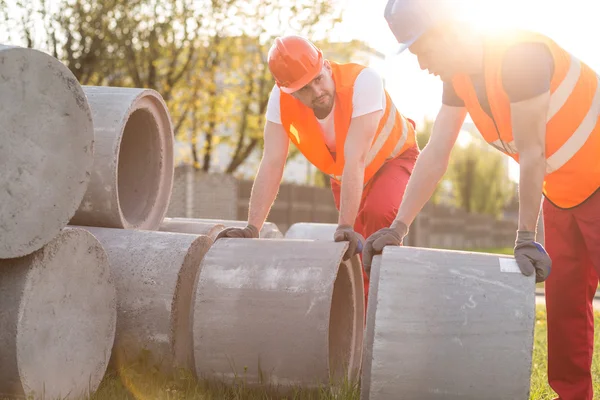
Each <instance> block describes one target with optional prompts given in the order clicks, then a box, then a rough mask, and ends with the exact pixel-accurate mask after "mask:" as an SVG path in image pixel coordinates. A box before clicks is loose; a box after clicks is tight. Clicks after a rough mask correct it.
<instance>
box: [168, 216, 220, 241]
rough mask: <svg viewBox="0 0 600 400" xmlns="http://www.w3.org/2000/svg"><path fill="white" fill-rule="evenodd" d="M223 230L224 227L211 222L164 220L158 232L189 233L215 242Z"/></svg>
mask: <svg viewBox="0 0 600 400" xmlns="http://www.w3.org/2000/svg"><path fill="white" fill-rule="evenodd" d="M223 229H225V225H221V224H215V223H213V222H199V221H193V220H189V221H188V220H186V221H182V220H174V219H173V218H165V219H164V220H163V222H162V223H161V224H160V227H159V228H158V230H160V231H162V232H174V233H190V234H195V235H206V236H208V237H210V238H211V239H212V240H215V239H216V237H217V235H218V234H219V232H221V231H222V230H223Z"/></svg>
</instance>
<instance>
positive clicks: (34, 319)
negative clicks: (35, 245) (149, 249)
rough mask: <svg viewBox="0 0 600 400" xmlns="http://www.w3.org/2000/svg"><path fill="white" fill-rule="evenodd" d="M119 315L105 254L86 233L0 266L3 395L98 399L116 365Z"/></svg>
mask: <svg viewBox="0 0 600 400" xmlns="http://www.w3.org/2000/svg"><path fill="white" fill-rule="evenodd" d="M116 315H117V311H116V294H115V286H114V283H113V278H112V275H111V272H110V267H109V264H108V258H107V256H106V252H105V251H104V249H103V248H102V246H101V244H100V243H99V242H98V240H96V239H95V238H94V237H93V236H92V235H91V234H89V233H88V232H86V231H84V230H81V229H73V228H70V227H67V228H64V229H63V230H62V231H61V232H60V233H59V234H58V235H57V236H56V237H55V238H54V239H53V240H52V241H50V242H49V243H48V244H47V245H46V246H44V247H42V248H41V249H40V250H37V251H36V252H34V253H32V254H29V255H27V256H25V257H20V258H13V259H7V260H0V343H2V345H0V393H2V394H4V395H9V396H14V397H19V396H32V397H33V398H34V399H40V398H45V399H58V398H60V399H79V398H81V397H80V396H84V395H87V394H91V393H93V392H94V391H95V390H96V389H97V388H98V385H99V384H100V381H101V380H102V378H103V376H104V373H105V371H106V367H107V365H108V362H109V358H110V353H111V348H112V344H113V340H114V335H115V323H116ZM28 398H29V397H28Z"/></svg>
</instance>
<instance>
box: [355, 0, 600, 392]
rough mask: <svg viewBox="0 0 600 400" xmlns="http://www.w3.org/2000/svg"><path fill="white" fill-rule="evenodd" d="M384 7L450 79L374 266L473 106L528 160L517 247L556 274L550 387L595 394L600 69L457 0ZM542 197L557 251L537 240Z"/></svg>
mask: <svg viewBox="0 0 600 400" xmlns="http://www.w3.org/2000/svg"><path fill="white" fill-rule="evenodd" d="M384 15H385V19H386V20H387V23H388V25H389V28H390V29H391V31H392V32H393V34H394V36H395V37H396V39H397V41H398V42H399V43H401V44H402V47H403V49H406V48H408V49H409V51H410V52H411V53H413V54H414V55H416V56H417V58H418V61H419V64H420V67H421V69H424V70H425V69H427V70H428V71H429V73H431V74H434V75H437V76H439V77H440V78H441V80H442V81H443V95H442V106H441V109H440V111H439V113H438V115H437V118H436V120H435V123H434V127H433V132H432V135H431V139H430V141H429V143H428V144H427V146H426V147H425V148H424V149H423V151H422V153H421V155H420V156H419V160H418V162H417V163H416V166H415V169H414V172H413V174H412V177H411V179H410V181H409V183H408V186H407V190H406V194H405V196H404V200H403V202H402V205H401V206H400V209H399V210H398V213H397V216H396V219H395V221H394V222H393V223H392V224H391V226H390V227H386V228H384V229H381V230H379V231H378V232H376V233H374V234H373V235H371V236H370V237H368V238H367V241H366V243H365V249H364V251H363V261H364V263H365V265H366V267H365V268H367V269H368V268H369V266H370V264H371V259H372V256H373V255H374V254H378V253H380V252H381V250H382V249H383V248H384V247H385V246H399V245H401V244H402V239H403V238H404V236H405V235H406V234H407V232H408V226H410V224H411V223H412V221H413V220H414V218H415V216H416V215H417V213H418V212H419V211H420V210H421V208H422V207H423V205H424V204H425V202H426V201H427V200H428V199H429V198H430V196H431V195H432V193H433V191H434V189H435V186H436V185H437V183H438V182H439V181H440V179H441V178H442V175H443V174H444V172H445V171H446V168H447V165H448V160H449V156H450V150H451V149H452V147H453V146H454V144H455V141H456V138H457V136H458V133H459V130H460V128H461V126H462V124H463V121H464V119H465V117H466V114H467V113H469V114H470V116H471V118H472V119H473V121H474V123H475V125H476V126H477V128H478V130H479V131H480V132H481V134H482V136H483V138H484V139H485V140H486V141H487V142H488V143H489V144H491V145H492V146H494V147H495V148H497V149H498V150H500V151H501V152H503V153H505V154H507V155H508V156H510V157H512V158H513V159H514V160H516V161H517V162H518V163H519V167H520V178H519V219H518V230H517V232H516V241H515V247H514V256H515V259H516V261H517V264H518V265H519V268H520V269H521V271H522V273H523V274H524V275H528V276H530V275H533V274H535V277H536V281H537V282H542V281H545V292H546V307H547V312H548V380H549V384H550V386H551V387H552V388H553V389H554V391H555V392H556V393H557V394H558V396H559V397H558V398H559V399H562V400H575V399H577V400H591V399H592V397H593V390H592V376H591V362H592V354H593V340H594V334H593V330H594V323H593V322H594V321H593V305H592V301H593V297H594V293H595V292H596V288H597V287H598V276H599V275H600V192H599V191H598V189H599V188H600V158H599V157H598V149H600V124H599V121H600V119H599V118H598V117H599V115H600V85H599V77H598V74H597V73H596V72H595V71H593V70H592V69H591V68H590V67H589V66H588V65H586V64H585V63H583V62H582V61H581V60H579V59H577V58H576V57H574V56H573V55H571V54H570V53H568V52H567V51H566V50H564V49H563V48H562V47H560V46H559V45H558V44H556V43H555V42H554V41H553V40H551V39H549V38H548V37H546V36H544V35H541V34H538V33H534V32H529V31H525V30H516V29H511V30H508V29H506V30H504V31H502V32H496V33H494V34H491V33H488V34H483V33H482V32H480V31H477V30H476V29H474V28H472V27H469V26H468V25H467V24H465V23H464V22H462V21H458V19H457V18H456V17H455V16H453V15H452V2H451V1H443V0H437V1H436V0H428V1H423V0H389V1H388V4H387V7H386V9H385V13H384ZM542 197H543V218H544V233H545V237H544V239H545V242H544V244H545V246H546V249H547V251H546V249H545V248H544V247H543V246H542V245H541V244H540V243H538V242H537V241H536V226H537V219H538V215H539V211H540V206H541V203H542ZM551 271H552V272H551Z"/></svg>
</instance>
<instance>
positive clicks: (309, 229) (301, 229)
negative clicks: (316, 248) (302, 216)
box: [285, 222, 337, 240]
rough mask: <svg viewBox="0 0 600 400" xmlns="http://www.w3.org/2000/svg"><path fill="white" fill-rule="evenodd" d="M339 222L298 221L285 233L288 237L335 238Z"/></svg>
mask: <svg viewBox="0 0 600 400" xmlns="http://www.w3.org/2000/svg"><path fill="white" fill-rule="evenodd" d="M336 229H337V224H325V223H317V222H297V223H295V224H293V225H292V226H290V227H289V228H288V230H287V232H286V233H285V238H286V239H313V240H333V234H334V233H335V230H336Z"/></svg>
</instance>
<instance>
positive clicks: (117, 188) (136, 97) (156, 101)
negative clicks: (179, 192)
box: [69, 86, 174, 230]
mask: <svg viewBox="0 0 600 400" xmlns="http://www.w3.org/2000/svg"><path fill="white" fill-rule="evenodd" d="M83 90H84V92H85V94H86V95H87V97H88V101H89V103H90V107H91V109H92V115H93V118H94V134H95V140H96V148H95V154H94V167H93V172H92V178H91V180H90V184H89V187H88V190H87V192H86V193H85V196H84V198H83V201H82V202H81V205H80V206H79V209H78V210H77V212H76V213H75V216H74V217H73V218H72V219H71V221H70V222H69V223H70V224H71V225H86V226H98V227H106V228H126V229H130V228H134V229H146V230H157V229H158V227H159V225H160V223H161V222H162V220H163V218H164V216H165V214H166V212H167V207H168V205H169V200H170V198H171V190H172V187H173V173H174V165H173V128H172V124H171V118H170V116H169V111H168V109H167V106H166V104H165V102H164V101H163V99H162V97H161V96H160V94H159V93H157V92H156V91H154V90H150V89H135V88H120V87H96V86H84V87H83Z"/></svg>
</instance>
